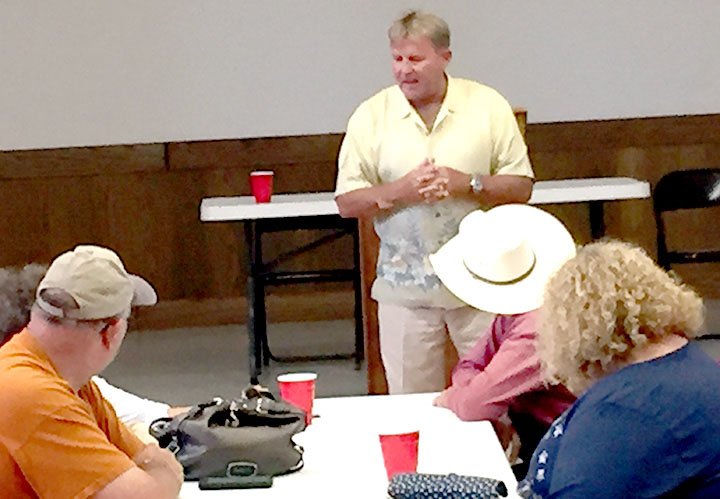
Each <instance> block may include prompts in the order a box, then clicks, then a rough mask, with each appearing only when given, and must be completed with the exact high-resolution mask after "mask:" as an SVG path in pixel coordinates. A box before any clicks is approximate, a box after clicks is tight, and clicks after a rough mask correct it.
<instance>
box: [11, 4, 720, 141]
mask: <svg viewBox="0 0 720 499" xmlns="http://www.w3.org/2000/svg"><path fill="white" fill-rule="evenodd" d="M413 6H419V7H424V8H426V9H428V10H431V11H433V12H436V13H438V14H440V15H442V16H443V17H445V18H446V20H447V21H448V23H449V24H450V28H451V31H452V38H453V40H452V48H453V50H454V59H453V61H452V63H451V66H450V72H451V74H453V75H455V76H463V77H469V78H474V79H478V80H481V81H484V82H486V83H488V84H490V85H491V86H494V87H495V88H497V89H498V90H500V91H501V92H502V93H503V94H504V95H505V96H506V97H507V98H508V100H510V102H511V103H512V104H513V105H518V106H523V107H526V108H527V109H528V110H529V121H530V122H553V121H571V120H588V119H608V118H623V117H642V116H659V115H679V114H703V113H717V112H720V92H719V91H718V82H720V63H719V62H718V61H719V60H720V56H718V48H719V47H720V30H718V29H717V20H718V19H720V2H717V1H715V0H693V1H687V0H663V1H658V0H626V1H618V0H592V1H591V0H586V1H580V0H506V1H499V0H433V1H431V0H418V1H415V2H409V1H406V0H392V1H390V0H352V1H347V0H304V1H300V0H122V1H121V0H116V1H110V0H62V1H51V0H45V1H43V0H1V1H0V150H10V149H31V148H49V147H63V146H80V145H100V144H123V143H138V142H159V141H172V140H188V139H218V138H238V137H265V136H278V135H302V134H314V133H326V132H339V131H343V130H344V127H345V123H346V120H347V117H348V116H349V114H350V113H351V112H352V111H353V109H354V108H355V106H357V104H359V103H360V102H361V101H362V100H363V99H364V98H366V97H368V96H370V95H371V94H372V93H374V92H375V91H376V90H378V89H380V88H382V87H384V86H386V85H390V84H392V77H391V73H390V65H389V62H390V59H389V55H388V50H387V39H386V34H385V32H386V29H387V26H388V25H389V23H390V22H391V21H392V19H394V18H395V17H397V16H398V15H399V14H400V13H401V12H402V11H403V10H404V9H406V8H409V7H413Z"/></svg>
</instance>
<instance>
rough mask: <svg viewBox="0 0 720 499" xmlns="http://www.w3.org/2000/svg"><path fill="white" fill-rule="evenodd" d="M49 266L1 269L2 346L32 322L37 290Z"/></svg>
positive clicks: (0, 314)
mask: <svg viewBox="0 0 720 499" xmlns="http://www.w3.org/2000/svg"><path fill="white" fill-rule="evenodd" d="M46 271H47V265H41V264H39V263H30V264H28V265H25V266H24V267H22V268H15V267H8V268H0V345H2V344H3V343H5V342H6V341H7V340H9V339H10V337H11V336H12V335H13V334H14V333H17V332H18V331H20V330H21V329H22V328H23V327H25V325H26V324H27V323H28V321H29V320H30V309H31V308H32V304H33V303H34V302H35V290H36V289H37V287H38V284H40V279H42V276H43V275H45V272H46Z"/></svg>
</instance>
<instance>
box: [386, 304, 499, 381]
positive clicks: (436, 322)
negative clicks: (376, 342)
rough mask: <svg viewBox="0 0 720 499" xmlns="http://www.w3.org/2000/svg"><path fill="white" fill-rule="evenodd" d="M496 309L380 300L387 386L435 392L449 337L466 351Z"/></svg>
mask: <svg viewBox="0 0 720 499" xmlns="http://www.w3.org/2000/svg"><path fill="white" fill-rule="evenodd" d="M494 318H495V315H494V314H490V313H487V312H482V311H480V310H477V309H475V308H472V307H469V306H468V307H460V308H454V309H449V310H448V309H444V308H436V307H423V308H407V307H402V306H398V305H390V304H383V303H378V325H379V334H380V354H381V357H382V361H383V366H384V367H385V376H386V378H387V382H388V391H389V392H390V393H392V394H397V393H421V392H437V391H440V390H442V389H444V388H445V338H446V335H447V334H448V333H449V334H450V339H451V340H452V342H453V344H454V345H455V348H456V349H457V351H458V355H459V356H460V357H462V356H463V355H465V354H466V353H467V352H468V351H469V350H470V349H471V348H472V347H473V346H474V345H475V343H476V342H477V340H478V338H479V337H480V336H481V335H482V334H484V333H485V331H486V330H487V328H488V326H490V323H491V322H492V321H493V319H494Z"/></svg>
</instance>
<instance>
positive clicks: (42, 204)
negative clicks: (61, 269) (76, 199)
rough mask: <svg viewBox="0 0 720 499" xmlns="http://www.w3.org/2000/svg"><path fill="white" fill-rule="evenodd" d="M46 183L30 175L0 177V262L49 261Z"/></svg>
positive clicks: (12, 263)
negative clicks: (7, 178) (22, 177)
mask: <svg viewBox="0 0 720 499" xmlns="http://www.w3.org/2000/svg"><path fill="white" fill-rule="evenodd" d="M47 192H48V183H47V182H37V181H36V180H35V181H34V180H33V179H10V180H1V181H0V199H2V200H3V208H2V213H3V216H2V217H0V234H2V238H0V266H3V267H9V266H22V265H25V264H27V263H30V262H46V261H49V259H50V256H51V251H52V249H51V248H50V232H49V230H48V218H47V213H48V209H47V204H48V197H47Z"/></svg>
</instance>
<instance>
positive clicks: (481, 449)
mask: <svg viewBox="0 0 720 499" xmlns="http://www.w3.org/2000/svg"><path fill="white" fill-rule="evenodd" d="M318 383H322V379H321V378H320V379H318ZM434 396H435V394H429V393H425V394H413V395H375V396H371V395H366V396H362V397H340V398H328V399H318V400H316V401H315V410H314V411H313V412H314V413H315V414H316V415H317V416H318V417H316V418H315V419H314V420H313V423H312V425H310V426H309V427H308V428H307V429H306V430H305V431H304V432H303V433H300V434H298V435H297V436H296V437H295V438H296V441H297V442H298V443H299V444H300V445H302V446H303V447H304V448H305V454H304V461H305V466H304V467H303V469H301V470H300V471H298V472H295V473H292V474H289V475H285V476H279V477H275V479H274V481H273V482H274V483H273V486H272V487H271V488H268V489H245V490H242V491H238V490H224V491H201V490H199V489H198V486H197V482H186V483H185V484H184V485H183V488H182V491H181V494H180V497H181V498H182V499H193V498H219V499H220V498H225V497H227V498H230V497H243V498H248V499H254V498H257V499H269V498H273V497H278V498H288V497H303V498H304V497H318V498H324V497H338V498H340V497H342V498H349V499H355V498H356V499H367V498H381V497H386V490H387V484H388V481H387V476H386V473H385V468H384V464H383V459H382V451H381V450H380V443H379V438H378V435H379V434H380V433H381V432H383V431H387V430H388V429H391V428H398V425H402V426H403V427H404V428H416V429H418V430H419V431H420V446H419V455H418V472H421V473H457V474H459V475H471V476H483V477H487V478H494V479H497V480H502V481H503V482H504V483H505V485H506V487H507V489H508V492H509V496H508V497H517V495H516V493H515V490H516V488H517V482H516V480H515V477H514V475H513V473H512V469H511V468H510V465H509V464H508V462H507V459H506V458H505V454H504V452H503V450H502V447H501V446H500V443H499V442H498V439H497V437H496V436H495V432H494V430H493V428H492V425H491V424H490V423H489V422H488V421H475V422H463V421H461V420H459V419H458V418H457V417H456V416H455V415H454V414H453V413H452V412H451V411H450V410H448V409H443V408H439V407H433V405H432V400H433V398H434Z"/></svg>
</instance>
